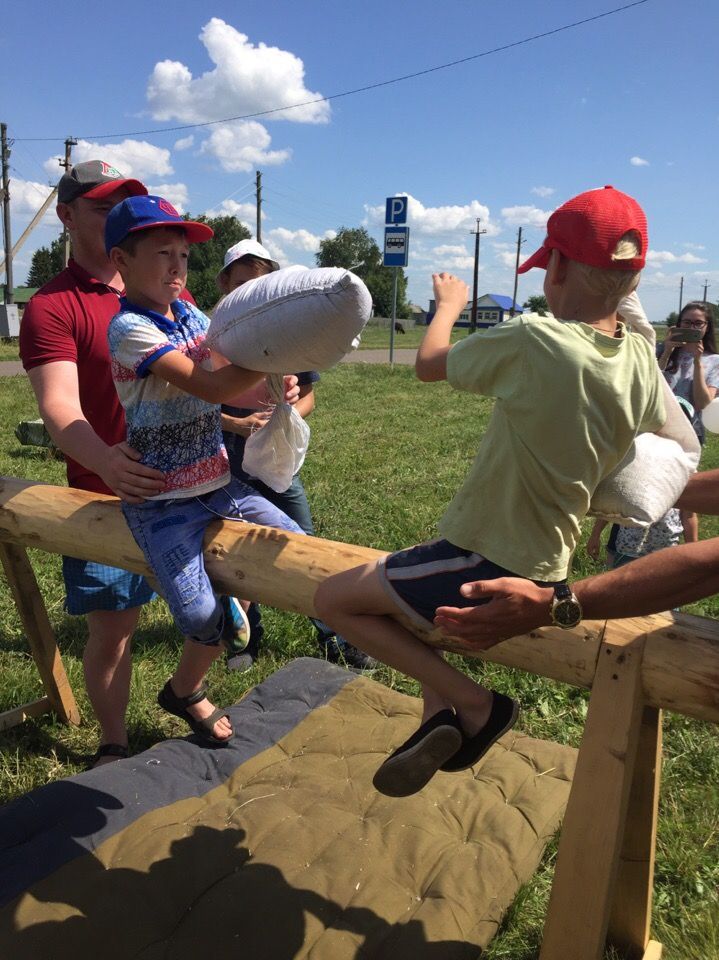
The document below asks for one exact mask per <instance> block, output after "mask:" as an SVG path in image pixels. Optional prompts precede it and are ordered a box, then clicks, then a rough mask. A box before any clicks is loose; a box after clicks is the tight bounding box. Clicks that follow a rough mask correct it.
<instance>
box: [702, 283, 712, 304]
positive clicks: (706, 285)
mask: <svg viewBox="0 0 719 960" xmlns="http://www.w3.org/2000/svg"><path fill="white" fill-rule="evenodd" d="M710 286H711V284H710V283H709V281H708V280H705V281H704V296H703V297H702V299H703V301H704V303H706V302H707V287H710Z"/></svg>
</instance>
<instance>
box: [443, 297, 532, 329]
mask: <svg viewBox="0 0 719 960" xmlns="http://www.w3.org/2000/svg"><path fill="white" fill-rule="evenodd" d="M436 311H437V304H436V302H435V301H434V300H430V301H429V310H428V312H427V316H426V320H425V322H426V323H429V322H430V320H431V319H432V317H433V316H434V315H435V313H436ZM511 311H512V298H511V297H503V296H502V295H501V294H499V293H485V294H484V296H483V297H477V326H478V327H493V326H494V325H495V323H502V321H503V320H509V318H510V316H511ZM514 312H515V314H517V313H523V310H522V308H521V307H520V306H519V304H515V305H514ZM471 325H472V301H471V300H469V301H468V302H467V306H466V307H465V308H464V310H463V311H462V312H461V314H460V315H459V320H458V321H457V323H456V324H455V326H457V327H469V326H471Z"/></svg>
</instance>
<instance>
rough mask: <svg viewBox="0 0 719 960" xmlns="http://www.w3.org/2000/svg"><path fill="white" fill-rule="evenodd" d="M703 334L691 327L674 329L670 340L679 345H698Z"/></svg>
mask: <svg viewBox="0 0 719 960" xmlns="http://www.w3.org/2000/svg"><path fill="white" fill-rule="evenodd" d="M703 336H704V334H703V333H702V331H701V330H695V329H694V328H693V327H675V328H674V330H673V331H672V340H676V341H678V342H679V343H699V341H700V340H701V339H702V337H703Z"/></svg>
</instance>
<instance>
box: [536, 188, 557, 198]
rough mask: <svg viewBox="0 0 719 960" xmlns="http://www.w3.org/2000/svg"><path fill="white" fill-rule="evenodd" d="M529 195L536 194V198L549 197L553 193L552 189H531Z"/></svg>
mask: <svg viewBox="0 0 719 960" xmlns="http://www.w3.org/2000/svg"><path fill="white" fill-rule="evenodd" d="M530 192H531V193H536V195H537V196H538V197H551V196H552V194H553V193H554V187H532V189H531V191H530Z"/></svg>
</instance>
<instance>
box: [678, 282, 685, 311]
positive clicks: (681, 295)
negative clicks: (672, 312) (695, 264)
mask: <svg viewBox="0 0 719 960" xmlns="http://www.w3.org/2000/svg"><path fill="white" fill-rule="evenodd" d="M683 296H684V277H681V278H680V280H679V313H681V312H682V297H683Z"/></svg>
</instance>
